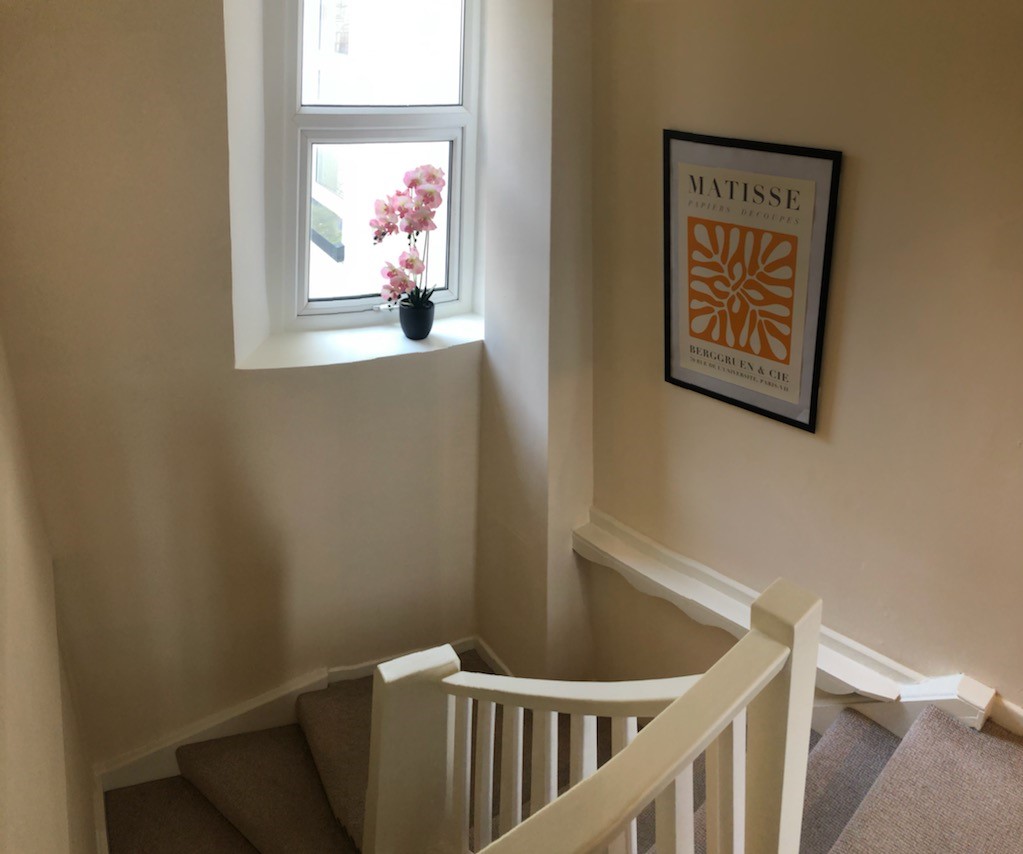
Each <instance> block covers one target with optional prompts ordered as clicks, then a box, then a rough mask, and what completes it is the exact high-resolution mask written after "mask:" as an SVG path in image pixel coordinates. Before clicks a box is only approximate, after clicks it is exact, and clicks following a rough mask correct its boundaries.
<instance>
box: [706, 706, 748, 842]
mask: <svg viewBox="0 0 1023 854" xmlns="http://www.w3.org/2000/svg"><path fill="white" fill-rule="evenodd" d="M745 781H746V713H745V712H740V713H739V714H738V715H737V716H736V718H735V720H733V721H732V723H731V724H729V725H728V726H727V727H725V729H724V731H723V732H722V733H721V735H719V736H718V737H717V738H716V739H715V740H714V741H713V743H712V744H711V745H710V747H708V748H707V811H706V816H707V854H743V851H744V850H745V837H746V834H745V816H746V783H745Z"/></svg>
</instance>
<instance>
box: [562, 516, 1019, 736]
mask: <svg viewBox="0 0 1023 854" xmlns="http://www.w3.org/2000/svg"><path fill="white" fill-rule="evenodd" d="M573 547H574V549H575V551H576V552H577V553H578V554H579V555H581V556H582V557H584V558H586V559H587V560H589V561H591V562H592V563H595V564H599V565H601V566H605V567H607V568H609V569H612V570H614V571H615V572H617V573H619V574H620V575H621V576H622V577H623V578H625V580H626V581H628V582H629V583H630V584H631V585H632V586H633V587H635V588H636V589H637V590H639V591H640V592H642V593H646V594H648V595H650V596H656V597H658V598H660V599H664V600H666V601H668V602H671V603H672V604H673V605H675V606H676V607H678V608H679V609H680V610H682V611H683V612H685V613H686V614H687V615H688V616H689V617H691V618H692V619H694V620H696V621H697V622H699V623H702V624H704V625H709V626H715V627H717V628H721V629H724V630H725V631H727V632H729V633H731V634H732V635H734V636H735V637H742V636H743V635H744V634H745V633H746V632H747V631H748V629H749V620H750V604H751V603H752V602H753V600H754V599H755V598H756V597H757V595H758V594H757V591H756V590H753V589H751V588H749V587H746V586H745V585H742V584H739V583H738V582H737V581H734V580H732V579H731V578H728V577H727V576H725V575H722V574H721V573H719V572H716V571H715V570H713V569H711V568H710V567H708V566H705V565H703V564H701V563H699V562H697V561H695V560H692V559H691V558H688V557H685V556H684V555H681V554H678V553H677V552H674V551H672V550H670V549H668V548H667V547H666V546H663V545H661V544H660V543H657V542H655V541H654V540H651V539H650V538H649V537H646V536H644V535H643V534H641V533H639V532H638V531H636V530H633V529H632V528H630V527H628V526H627V525H624V524H623V523H621V522H619V521H618V520H617V519H615V518H613V517H611V516H609V515H608V514H606V513H603V512H601V511H600V510H597V509H596V508H591V510H590V521H589V522H588V523H587V524H585V525H582V526H581V527H579V528H577V529H576V530H575V531H574V532H573ZM817 688H818V690H819V696H818V709H817V712H816V713H815V717H814V728H815V729H818V727H819V726H822V727H823V728H825V729H826V728H827V725H828V724H830V722H831V720H833V719H834V718H835V717H836V716H837V715H838V713H839V711H841V709H842V708H843V707H845V706H851V707H855V708H857V709H858V710H860V711H862V712H863V713H864V714H866V715H868V716H869V717H871V718H873V719H874V720H876V721H877V722H878V723H880V724H882V725H883V726H885V727H886V728H888V729H890V730H891V731H892V732H894V733H895V734H896V735H899V736H900V737H901V736H902V735H905V731H906V730H907V729H908V728H909V725H910V724H911V723H912V722H913V720H915V719H916V716H917V715H918V714H919V713H920V712H921V711H923V709H924V708H925V707H926V706H928V705H937V706H939V707H941V708H943V709H944V710H945V711H947V712H949V713H950V714H952V715H954V716H955V717H957V718H959V719H960V720H962V721H963V722H964V723H966V724H967V725H969V726H972V727H974V728H975V729H979V728H980V727H981V726H983V725H984V721H985V720H987V716H988V713H989V711H990V710H991V709H992V706H993V705H994V707H995V708H996V709H999V710H1001V712H1000V715H1001V718H1002V720H1004V721H1006V722H1007V723H1009V724H1012V723H1015V725H1016V729H1015V730H1014V731H1017V732H1020V731H1023V709H1020V708H1019V707H1013V706H1012V704H1008V703H1004V702H1002V703H1001V704H997V703H995V691H994V689H992V688H989V687H987V686H986V685H982V684H981V683H979V682H977V681H976V680H974V679H971V678H970V677H968V676H965V675H963V674H961V673H960V674H952V675H944V676H939V677H935V678H931V677H927V676H925V675H924V674H921V673H918V672H916V671H915V670H913V669H912V668H909V667H906V666H905V665H902V664H900V663H899V662H896V661H893V660H892V659H890V658H888V657H887V656H885V655H882V654H881V653H879V652H877V651H875V650H872V649H870V648H868V647H866V646H864V645H863V644H861V643H858V642H857V641H854V640H852V639H851V638H847V637H845V636H844V635H841V634H839V633H838V632H835V631H832V630H831V629H828V628H825V627H822V628H821V635H820V649H819V652H818V657H817ZM828 695H830V696H828ZM822 697H823V699H822ZM1013 708H1014V709H1016V711H1017V712H1019V714H1018V715H1017V714H1014V713H1013V712H1012V709H1013ZM1000 722H1001V721H1000ZM1003 725H1006V724H1003ZM1006 728H1007V729H1011V728H1012V727H1011V726H1007V725H1006ZM819 731H822V730H819Z"/></svg>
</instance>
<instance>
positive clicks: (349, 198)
mask: <svg viewBox="0 0 1023 854" xmlns="http://www.w3.org/2000/svg"><path fill="white" fill-rule="evenodd" d="M264 12H265V16H264V51H265V58H264V85H265V87H266V91H265V106H266V111H267V112H266V177H267V186H266V190H267V192H266V222H265V227H266V236H267V257H266V265H267V266H266V275H267V293H268V297H269V301H270V303H271V305H270V307H269V308H270V313H271V322H272V326H273V327H274V328H276V329H278V330H284V331H288V330H292V331H294V330H300V329H327V328H336V327H340V326H353V325H367V324H373V323H377V322H381V321H382V320H386V319H388V318H386V317H385V316H384V315H381V314H380V312H378V311H375V309H377V308H379V307H380V306H381V305H382V304H383V303H384V299H383V298H382V297H381V296H380V291H381V287H382V285H383V284H384V281H385V280H384V279H383V277H382V276H381V275H380V270H381V268H383V266H384V264H385V263H386V262H387V261H397V255H398V253H399V252H400V251H401V245H400V239H398V238H394V237H392V238H390V239H389V240H385V241H384V242H383V243H382V244H379V245H374V243H373V239H372V230H371V229H370V227H369V220H370V219H371V218H372V217H373V216H374V212H373V203H374V200H376V199H378V198H382V197H383V196H385V195H386V194H389V193H392V192H394V190H395V189H397V188H398V187H399V186H401V182H402V177H403V175H404V174H405V172H406V171H407V170H409V169H413V168H415V167H417V166H420V165H422V164H425V163H430V164H433V165H436V166H439V167H441V168H442V169H444V171H445V173H446V175H447V182H448V183H447V186H446V188H445V191H444V204H443V206H442V208H441V209H440V211H439V212H438V220H437V223H438V229H437V231H435V232H432V233H431V236H430V265H429V276H430V281H429V283H428V284H429V286H430V287H436V288H437V291H436V292H435V293H434V297H433V299H434V302H435V303H437V304H438V312H439V313H443V307H445V306H446V307H447V309H448V310H449V311H452V312H456V313H458V312H467V311H469V310H470V309H469V300H470V297H471V294H470V293H469V290H470V289H469V281H468V276H467V275H466V272H467V271H469V270H471V269H472V257H471V256H472V243H473V241H472V239H471V234H470V233H468V224H470V223H472V220H473V217H472V206H473V198H474V193H475V180H474V176H475V134H476V78H477V65H478V60H477V44H478V37H477V27H478V23H477V17H478V0H431V2H430V3H423V2H422V0H264ZM278 283H279V284H278ZM275 309H276V311H275ZM274 315H276V322H274Z"/></svg>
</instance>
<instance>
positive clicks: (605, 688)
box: [444, 670, 700, 718]
mask: <svg viewBox="0 0 1023 854" xmlns="http://www.w3.org/2000/svg"><path fill="white" fill-rule="evenodd" d="M699 679H700V677H699V676H676V677H674V678H672V679H641V680H637V681H634V682H558V681H555V680H549V679H518V678H516V677H513V676H494V675H493V674H490V673H469V672H467V671H464V670H463V671H461V672H460V673H456V674H454V675H453V676H449V677H448V678H447V679H445V680H444V690H445V691H447V692H448V693H449V694H453V695H454V696H456V697H472V698H473V699H474V700H490V701H491V702H494V703H498V704H499V705H502V706H523V707H524V708H527V709H533V710H534V711H536V710H540V711H546V712H561V713H562V714H571V715H599V716H601V717H634V718H652V717H654V716H655V715H659V714H660V713H661V712H663V711H664V710H665V709H666V708H668V706H670V705H671V704H672V703H674V702H675V700H677V699H678V698H679V697H681V696H682V695H683V694H684V693H685V692H686V691H688V690H689V689H690V688H691V687H692V686H693V685H695V684H696V683H697V682H698V681H699Z"/></svg>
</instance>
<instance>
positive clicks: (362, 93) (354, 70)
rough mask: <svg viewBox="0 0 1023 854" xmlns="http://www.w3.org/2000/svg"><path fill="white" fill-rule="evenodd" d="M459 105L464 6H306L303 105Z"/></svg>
mask: <svg viewBox="0 0 1023 854" xmlns="http://www.w3.org/2000/svg"><path fill="white" fill-rule="evenodd" d="M461 102H462V0H430V2H424V1H423V0H305V11H304V31H303V37H302V103H303V104H305V105H309V106H395V107H403V106H433V105H447V104H460V103H461Z"/></svg>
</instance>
